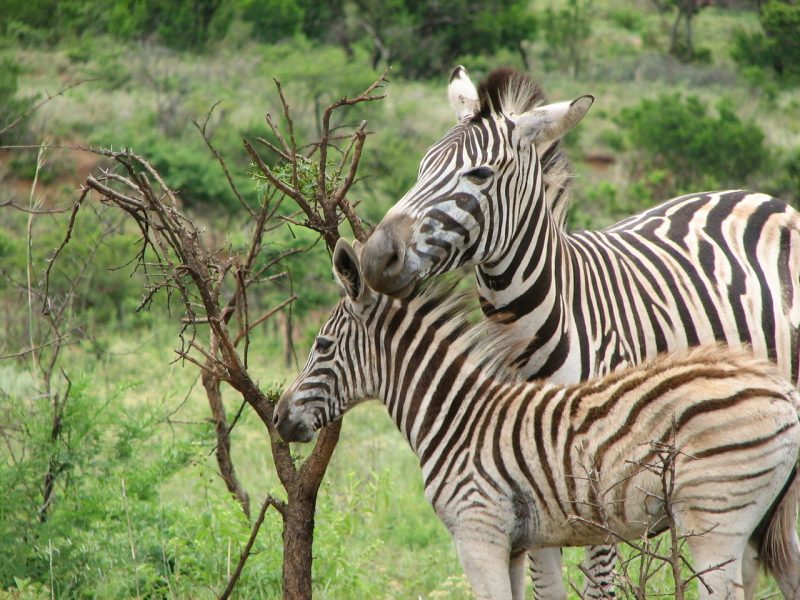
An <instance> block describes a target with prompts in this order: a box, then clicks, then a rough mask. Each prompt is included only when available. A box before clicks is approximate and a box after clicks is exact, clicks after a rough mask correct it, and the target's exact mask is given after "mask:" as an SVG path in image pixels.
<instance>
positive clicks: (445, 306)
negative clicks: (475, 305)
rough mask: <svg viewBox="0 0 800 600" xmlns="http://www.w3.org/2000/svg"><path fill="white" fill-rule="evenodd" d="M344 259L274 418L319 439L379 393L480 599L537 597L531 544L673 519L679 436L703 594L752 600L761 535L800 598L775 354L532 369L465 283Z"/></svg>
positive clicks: (642, 531) (799, 429) (288, 434)
mask: <svg viewBox="0 0 800 600" xmlns="http://www.w3.org/2000/svg"><path fill="white" fill-rule="evenodd" d="M333 264H334V272H335V273H336V276H337V279H338V280H339V282H340V283H341V285H342V287H343V288H344V291H345V298H343V299H342V300H341V301H340V302H339V304H338V305H337V306H336V307H335V308H334V310H333V312H332V313H331V315H330V317H329V318H328V321H327V322H326V323H325V324H324V325H323V326H322V328H321V329H320V333H319V335H318V336H317V339H316V341H315V344H314V348H313V349H312V350H311V352H310V354H309V357H308V361H307V362H306V365H305V367H304V368H303V370H302V371H301V372H300V373H299V374H298V376H297V377H296V379H295V380H294V382H292V384H291V385H289V386H288V387H287V389H286V391H285V392H284V394H283V396H282V397H281V400H280V402H279V403H278V404H277V406H276V407H275V415H274V424H275V427H276V428H277V430H278V432H279V433H280V434H281V437H283V438H284V439H285V440H287V441H301V442H307V441H310V440H311V438H312V437H313V432H314V431H316V430H317V429H319V428H321V427H323V426H325V425H327V424H328V423H330V422H331V421H333V420H335V419H338V418H340V417H341V416H342V415H343V414H344V413H345V412H347V411H348V410H349V409H350V408H351V407H353V406H355V405H356V404H357V403H359V402H361V401H363V400H367V399H369V398H378V399H379V400H380V401H381V402H383V404H384V405H385V406H386V407H387V408H388V410H389V413H390V414H391V416H392V419H393V420H394V422H395V424H396V425H397V427H398V429H399V430H400V431H401V432H402V433H403V435H404V436H405V437H406V439H407V440H408V442H409V444H410V445H411V448H412V450H413V451H414V453H415V454H416V455H417V456H418V457H419V460H420V467H421V469H422V474H423V479H424V482H425V496H426V498H427V499H428V501H429V502H430V503H431V504H432V505H433V508H434V510H435V511H436V514H437V515H438V516H439V518H440V519H441V520H442V522H443V523H444V525H445V526H446V527H447V529H448V530H449V531H450V533H451V535H452V536H453V539H454V541H455V543H456V547H457V549H458V555H459V559H460V561H461V564H462V566H463V568H464V571H465V573H466V575H467V577H468V578H469V581H470V584H471V585H472V588H473V591H474V592H475V595H476V597H477V598H479V599H481V600H523V599H524V598H525V550H526V549H528V548H531V547H540V546H542V545H552V544H563V545H575V544H585V543H587V542H593V541H595V542H596V541H598V540H603V539H604V538H605V536H606V535H607V534H606V531H607V530H606V528H608V529H610V530H612V531H615V532H616V533H617V534H618V535H620V536H621V537H623V538H624V539H639V538H641V537H642V536H644V535H646V534H648V533H650V532H653V531H662V530H664V529H666V528H667V527H668V523H669V517H668V511H667V509H666V504H665V501H664V500H662V499H661V498H663V492H662V486H663V484H664V480H663V479H662V474H661V473H659V471H658V469H653V467H652V466H651V465H652V464H653V463H656V464H658V458H657V457H658V456H659V455H660V453H662V452H663V450H664V445H665V444H668V445H670V446H672V447H673V448H674V449H675V451H676V454H675V465H674V470H672V471H670V472H671V473H672V476H673V479H672V480H671V485H672V486H673V491H672V495H671V498H670V500H671V504H670V506H671V507H672V509H673V511H674V512H673V513H672V515H673V518H674V520H675V527H676V530H677V531H676V533H678V534H680V535H682V536H687V537H686V544H687V545H688V547H689V549H690V550H691V552H692V558H693V561H692V562H693V565H694V567H695V569H696V570H697V571H699V572H702V573H704V575H703V579H704V585H703V586H700V593H699V597H700V598H702V599H709V598H725V599H730V600H733V599H734V598H736V599H741V600H744V599H745V598H747V599H749V598H752V595H753V592H754V590H755V584H756V582H757V580H758V571H757V570H756V569H754V568H752V566H753V565H752V564H750V563H751V562H752V561H751V554H752V549H754V548H759V553H760V556H761V557H762V558H763V561H764V564H765V566H766V567H767V569H768V570H769V571H770V572H771V573H772V574H773V575H774V576H775V578H776V579H777V581H778V585H779V587H780V589H781V592H782V593H783V595H784V597H785V598H790V599H796V598H797V597H798V593H799V592H800V542H798V538H797V531H796V529H795V523H796V520H797V492H798V485H797V483H796V482H797V470H796V465H797V462H798V452H799V451H800V395H799V394H798V392H797V390H796V389H795V388H794V386H793V385H792V384H791V383H789V382H787V381H786V380H785V379H784V378H783V377H782V376H780V375H779V374H778V373H776V372H775V369H774V368H773V367H772V366H771V365H770V364H769V363H768V362H767V361H766V360H764V359H760V360H759V359H755V358H754V357H753V356H752V354H750V353H748V352H743V351H732V350H730V349H724V348H719V349H717V348H698V349H693V350H691V351H686V350H684V351H683V352H679V353H677V354H675V355H671V356H661V357H659V358H657V359H655V360H652V361H649V362H648V363H646V364H644V365H639V366H636V367H630V368H628V369H625V370H620V371H617V372H615V373H612V374H609V375H606V376H605V377H604V378H602V379H596V380H592V381H589V382H584V383H580V384H574V385H571V386H557V385H554V384H550V383H546V382H544V381H536V382H524V381H518V380H516V379H518V377H515V375H514V374H509V373H507V372H506V370H505V368H504V367H505V356H506V355H508V354H510V351H509V350H510V347H509V345H508V344H507V343H506V341H505V340H503V339H502V338H501V337H499V336H493V335H491V334H490V335H486V333H487V331H488V330H489V329H490V328H491V327H492V325H491V324H489V323H490V322H487V321H484V322H483V323H482V324H479V325H477V326H472V325H470V324H469V323H468V321H467V317H466V315H467V313H468V311H467V310H466V309H465V306H464V302H462V301H460V298H459V296H458V295H457V294H453V293H452V287H450V288H449V289H448V288H447V287H446V286H431V287H429V288H428V289H427V290H425V291H423V292H421V293H420V294H418V295H416V296H415V297H413V298H412V299H410V300H397V299H393V298H391V297H389V296H385V295H378V294H375V293H374V292H372V291H371V290H370V289H369V288H368V286H367V285H366V284H365V283H364V280H363V278H362V276H361V270H360V267H359V260H358V257H357V256H356V254H355V253H354V251H353V250H352V248H351V247H350V245H349V244H347V242H345V241H344V240H339V242H338V243H337V245H336V249H335V251H334V255H333ZM421 365H423V366H422V368H420V366H421ZM658 442H661V443H660V444H659V443H658ZM662 456H663V455H662ZM677 507H680V508H679V509H678V508H677ZM698 532H703V533H702V534H701V535H698ZM748 548H749V549H750V550H751V552H749V553H746V552H745V551H746V549H748ZM745 563H747V565H748V567H750V568H747V569H744V568H743V567H744V565H745ZM705 586H708V588H709V589H706V587H705Z"/></svg>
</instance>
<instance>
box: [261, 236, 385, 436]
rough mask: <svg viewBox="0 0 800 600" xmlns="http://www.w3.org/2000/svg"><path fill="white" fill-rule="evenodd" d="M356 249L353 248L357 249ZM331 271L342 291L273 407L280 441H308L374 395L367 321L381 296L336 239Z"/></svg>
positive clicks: (346, 247) (351, 251) (353, 254)
mask: <svg viewBox="0 0 800 600" xmlns="http://www.w3.org/2000/svg"><path fill="white" fill-rule="evenodd" d="M357 249H358V248H357ZM333 273H334V275H335V277H336V280H337V281H338V282H339V285H340V286H341V287H342V288H343V290H344V292H345V297H344V298H343V299H342V300H341V301H340V302H339V303H338V304H337V305H336V307H335V308H334V309H333V312H332V313H331V316H330V318H329V319H328V321H327V322H326V323H325V324H324V325H323V326H322V329H320V332H319V334H318V335H317V338H316V340H315V341H314V346H313V348H312V349H311V352H310V354H309V355H308V360H307V361H306V364H305V366H304V367H303V370H302V371H300V374H299V375H298V376H297V378H296V379H295V380H294V382H293V383H292V384H291V385H290V386H289V387H288V388H287V389H286V391H285V392H284V393H283V395H282V396H281V399H280V401H279V402H278V404H277V406H276V407H275V414H274V417H273V423H274V425H275V428H276V429H277V430H278V433H280V435H281V437H282V438H283V439H284V440H286V441H291V442H308V441H309V440H311V438H312V436H313V435H314V432H315V431H316V430H318V429H320V428H321V427H323V426H325V425H327V424H328V423H330V422H332V421H335V420H336V419H338V418H339V417H341V416H342V415H343V414H344V413H345V412H346V411H347V410H349V409H350V408H351V407H352V406H354V405H355V404H357V403H358V402H360V401H362V400H365V399H367V398H370V397H372V396H374V395H375V392H374V388H375V383H374V381H373V378H374V373H373V372H372V371H371V370H370V369H368V368H366V367H367V365H369V364H374V358H373V357H372V356H370V354H371V353H372V349H371V347H370V346H371V345H370V344H369V343H368V342H369V340H368V338H367V335H366V332H367V325H366V317H367V315H368V314H369V313H370V312H371V309H372V308H373V307H375V306H376V303H378V302H379V301H380V298H379V297H378V296H376V295H375V294H374V293H373V292H372V291H371V290H370V289H369V287H367V286H366V284H365V283H364V278H363V276H362V273H361V267H360V266H359V259H358V256H357V252H356V250H354V249H353V248H352V247H351V246H350V244H348V243H347V242H346V241H345V240H343V239H339V242H338V243H337V244H336V249H335V250H334V253H333Z"/></svg>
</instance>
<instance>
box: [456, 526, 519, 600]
mask: <svg viewBox="0 0 800 600" xmlns="http://www.w3.org/2000/svg"><path fill="white" fill-rule="evenodd" d="M453 537H454V538H455V542H456V549H457V550H458V558H459V560H460V561H461V567H462V568H463V569H464V573H465V574H466V575H467V579H469V583H470V585H471V586H472V593H473V594H475V598H477V599H478V600H521V599H520V598H518V596H516V595H515V592H514V590H512V581H511V572H512V566H513V567H514V569H513V570H514V572H515V573H516V572H517V571H519V561H515V563H514V564H512V561H511V552H510V549H509V545H508V542H507V540H500V539H498V540H493V539H486V537H485V536H481V535H475V532H464V533H462V534H455V535H454V536H453ZM523 591H524V590H523ZM522 598H523V599H524V595H523V596H522Z"/></svg>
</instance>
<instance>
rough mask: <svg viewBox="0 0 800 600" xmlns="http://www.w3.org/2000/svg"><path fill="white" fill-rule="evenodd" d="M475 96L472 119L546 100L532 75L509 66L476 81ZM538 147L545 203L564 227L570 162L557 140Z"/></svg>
mask: <svg viewBox="0 0 800 600" xmlns="http://www.w3.org/2000/svg"><path fill="white" fill-rule="evenodd" d="M478 100H479V102H480V109H479V112H478V113H477V114H476V115H475V117H474V118H475V119H482V118H489V117H492V116H496V115H500V114H505V115H512V114H515V115H519V114H522V113H524V112H528V111H529V110H532V109H534V108H536V107H537V106H542V105H544V104H547V96H546V95H545V93H544V91H543V90H542V88H541V87H540V86H539V85H538V84H537V83H536V82H535V81H533V79H531V78H530V77H529V76H528V75H526V74H525V73H521V72H519V71H515V70H514V69H510V68H508V67H501V68H499V69H495V70H493V71H492V72H491V73H489V75H488V76H487V77H486V79H484V80H483V81H481V82H480V83H479V84H478ZM537 150H538V152H539V160H540V161H541V163H542V174H543V177H544V185H545V197H546V199H547V204H548V205H549V206H550V212H551V213H552V215H553V217H554V219H555V221H556V223H557V224H558V225H559V227H561V228H562V229H564V227H565V223H566V220H567V212H568V210H569V206H570V200H571V197H572V194H571V191H572V166H571V165H570V163H569V160H568V159H567V156H566V154H565V153H564V150H563V149H562V148H561V142H560V141H559V140H556V141H554V142H552V143H551V144H550V145H547V146H543V147H541V148H537Z"/></svg>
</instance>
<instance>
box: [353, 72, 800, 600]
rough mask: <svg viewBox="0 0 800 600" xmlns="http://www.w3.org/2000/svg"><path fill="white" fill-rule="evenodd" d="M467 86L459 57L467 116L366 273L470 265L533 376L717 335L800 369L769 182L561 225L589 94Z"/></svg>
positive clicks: (577, 377) (389, 287)
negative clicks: (565, 145)
mask: <svg viewBox="0 0 800 600" xmlns="http://www.w3.org/2000/svg"><path fill="white" fill-rule="evenodd" d="M470 86H471V84H470V83H469V80H468V78H466V75H465V74H464V72H463V70H462V69H457V70H456V72H455V73H454V75H453V83H451V88H454V89H456V91H457V93H456V92H454V93H452V94H451V96H456V97H457V98H458V99H460V101H459V103H457V104H458V106H460V107H461V111H460V113H459V114H460V115H461V116H462V119H461V120H460V122H459V123H458V125H456V127H454V128H453V129H452V130H451V131H450V132H449V133H448V134H447V135H446V136H445V137H444V138H443V139H442V141H440V142H438V143H436V144H434V145H433V146H432V147H431V148H430V150H429V151H428V152H427V154H426V155H425V157H424V158H423V160H422V163H421V168H420V172H419V178H418V181H417V183H416V184H415V185H414V187H413V188H412V189H411V190H410V191H409V192H408V193H407V194H406V195H405V196H404V197H403V198H402V199H401V200H400V201H399V202H398V203H397V204H396V205H395V206H394V207H393V208H392V209H391V210H390V211H389V213H388V214H387V215H386V217H385V218H384V220H383V221H382V222H381V224H380V225H379V226H378V227H377V228H376V230H375V232H374V233H373V235H372V237H371V238H370V240H369V242H368V243H367V245H366V247H365V250H364V255H363V262H364V273H365V276H366V278H367V280H368V282H369V283H370V285H372V286H373V287H374V288H375V289H377V290H380V291H382V292H385V293H389V294H395V295H398V294H403V293H406V292H407V291H408V290H410V289H412V288H413V286H414V284H415V283H416V282H417V281H420V280H423V279H426V278H428V277H430V276H432V275H435V274H437V273H444V272H447V271H451V270H453V269H455V268H457V267H459V266H461V265H475V266H476V275H477V283H478V292H479V295H480V298H481V301H482V307H483V310H484V312H485V314H486V315H487V316H490V317H494V318H495V319H498V320H501V321H502V322H503V323H505V324H506V333H505V335H509V336H512V337H516V338H521V339H524V340H527V343H526V344H525V345H524V347H523V348H522V350H521V351H520V352H519V353H518V355H517V356H516V361H515V365H516V366H517V367H518V368H519V370H520V371H521V372H522V373H523V374H524V375H525V376H527V377H537V378H538V377H547V378H549V379H550V380H551V381H555V382H563V383H572V382H578V381H582V380H585V379H587V378H589V377H594V376H598V375H602V374H604V373H607V372H609V371H612V370H614V369H616V368H619V367H620V366H624V365H628V364H638V363H640V362H642V361H643V360H645V359H647V358H649V357H652V356H654V355H656V354H657V353H659V352H663V351H668V350H675V349H680V348H686V347H691V346H695V345H698V344H702V343H708V342H711V341H715V340H716V341H721V342H726V343H728V344H732V345H735V344H740V343H745V344H749V345H751V346H752V348H753V350H754V351H755V353H756V354H757V355H758V356H761V357H766V358H769V359H770V360H772V361H774V362H775V363H777V365H778V368H779V370H780V372H781V373H783V374H784V375H785V376H786V377H787V378H789V379H790V380H791V381H793V382H795V383H797V382H798V381H799V380H800V369H799V367H800V344H799V343H798V327H799V326H800V215H798V213H797V212H796V211H795V210H794V209H792V208H791V207H789V206H788V205H786V204H785V203H783V202H781V201H780V200H777V199H775V198H771V197H769V196H767V195H764V194H754V193H748V192H745V191H726V192H708V193H701V194H692V195H688V196H684V197H681V198H676V199H673V200H669V201H667V202H665V203H664V204H662V205H660V206H657V207H655V208H653V209H651V210H648V211H645V212H643V213H641V214H639V215H636V216H634V217H631V218H629V219H627V220H625V221H623V222H621V223H619V224H617V225H615V226H612V227H610V228H608V229H605V230H602V231H585V232H577V233H570V232H567V231H566V229H565V227H564V220H565V214H566V204H567V198H568V195H569V189H568V188H569V169H568V167H567V166H566V163H565V161H564V159H563V156H562V155H561V151H560V150H559V149H558V136H560V135H562V134H563V133H564V132H565V131H567V130H568V129H569V128H570V127H572V126H574V124H575V123H577V121H579V120H580V118H581V117H582V116H583V114H585V112H586V110H588V108H589V105H590V104H591V102H590V101H587V100H586V99H585V98H586V97H583V98H579V99H577V100H575V101H573V102H572V103H559V104H554V105H547V106H542V103H543V96H542V94H541V91H540V90H539V89H538V88H537V87H536V86H535V85H534V84H533V83H532V82H531V81H530V80H529V79H528V78H527V77H525V76H523V75H521V74H519V73H515V72H513V71H509V70H499V71H496V72H494V73H492V74H491V75H490V76H489V78H488V80H487V81H486V82H485V83H484V84H482V86H481V87H480V88H479V89H478V90H475V89H474V87H472V88H471V87H470ZM721 151H724V149H721ZM556 562H557V561H556ZM594 575H595V579H598V580H601V581H602V580H603V578H604V577H605V576H606V575H608V570H607V569H603V568H602V566H601V568H600V569H599V570H596V571H594ZM559 582H560V572H554V573H553V577H552V578H551V579H550V581H549V582H548V583H547V585H549V586H550V588H551V589H549V590H544V592H545V593H544V594H541V595H547V596H548V597H559V596H563V595H564V593H565V591H564V590H563V586H562V588H561V590H558V589H557V588H558V586H559V585H560V583H559ZM537 590H538V588H537ZM587 593H588V595H590V596H597V595H599V594H600V593H601V591H600V590H597V589H589V590H588V591H587Z"/></svg>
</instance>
